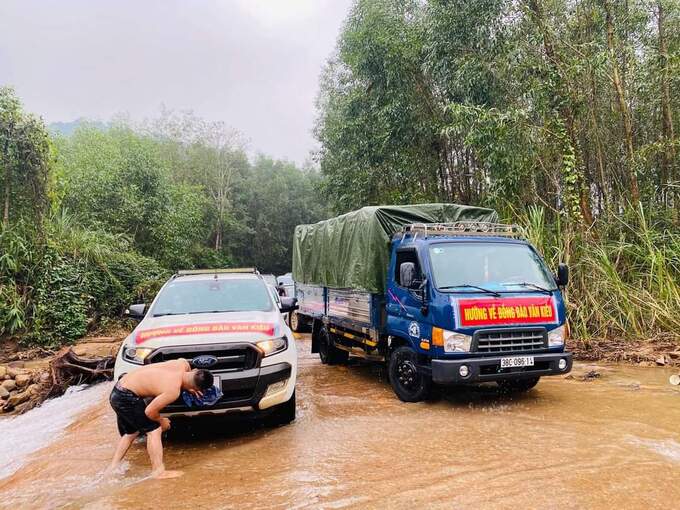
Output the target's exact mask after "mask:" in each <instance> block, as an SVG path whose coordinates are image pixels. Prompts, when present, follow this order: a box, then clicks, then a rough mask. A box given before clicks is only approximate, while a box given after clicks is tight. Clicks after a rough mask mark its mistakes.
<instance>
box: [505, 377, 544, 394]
mask: <svg viewBox="0 0 680 510" xmlns="http://www.w3.org/2000/svg"><path fill="white" fill-rule="evenodd" d="M540 380H541V378H540V377H531V378H530V379H518V380H517V381H512V380H503V381H497V383H496V384H498V387H499V388H500V389H501V392H503V393H523V392H525V391H529V390H530V389H531V388H533V387H534V386H536V385H537V384H538V381H540Z"/></svg>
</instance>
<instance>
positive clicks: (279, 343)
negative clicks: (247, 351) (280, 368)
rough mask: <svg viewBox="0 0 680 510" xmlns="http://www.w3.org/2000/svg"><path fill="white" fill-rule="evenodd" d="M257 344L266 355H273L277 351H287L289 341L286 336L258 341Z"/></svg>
mask: <svg viewBox="0 0 680 510" xmlns="http://www.w3.org/2000/svg"><path fill="white" fill-rule="evenodd" d="M255 345H257V347H258V349H260V350H261V351H262V354H263V355H264V356H271V355H272V354H276V353H277V352H281V351H285V350H286V347H288V341H287V340H286V338H285V337H281V338H272V339H271V340H264V341H262V342H257V343H256V344H255Z"/></svg>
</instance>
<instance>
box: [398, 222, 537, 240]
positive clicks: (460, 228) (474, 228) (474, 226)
mask: <svg viewBox="0 0 680 510" xmlns="http://www.w3.org/2000/svg"><path fill="white" fill-rule="evenodd" d="M401 233H402V234H403V237H406V235H408V234H413V236H414V237H416V236H417V235H418V234H422V235H423V236H425V237H428V236H472V237H477V236H486V237H513V238H520V237H523V235H524V234H523V229H522V227H520V226H519V225H510V224H506V223H488V222H484V221H457V222H455V223H412V224H410V225H405V226H404V227H403V228H402V231H401Z"/></svg>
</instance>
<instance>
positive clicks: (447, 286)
mask: <svg viewBox="0 0 680 510" xmlns="http://www.w3.org/2000/svg"><path fill="white" fill-rule="evenodd" d="M447 289H477V290H481V291H482V292H486V293H487V294H491V295H492V296H495V297H501V295H500V293H499V292H496V291H495V290H490V289H485V288H484V287H479V286H477V285H470V284H469V283H464V284H462V285H446V286H445V287H439V290H447Z"/></svg>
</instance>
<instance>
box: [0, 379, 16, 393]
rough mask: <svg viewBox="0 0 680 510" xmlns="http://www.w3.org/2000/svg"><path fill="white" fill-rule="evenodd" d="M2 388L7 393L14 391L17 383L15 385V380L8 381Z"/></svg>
mask: <svg viewBox="0 0 680 510" xmlns="http://www.w3.org/2000/svg"><path fill="white" fill-rule="evenodd" d="M2 387H3V388H5V389H6V390H7V391H12V390H13V389H14V388H16V387H17V383H15V382H14V380H13V379H7V380H5V381H3V382H2Z"/></svg>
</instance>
